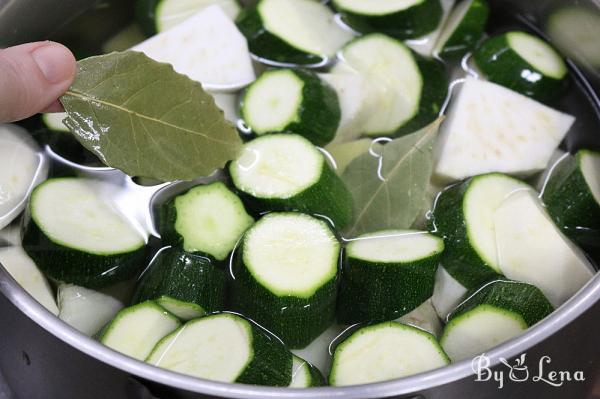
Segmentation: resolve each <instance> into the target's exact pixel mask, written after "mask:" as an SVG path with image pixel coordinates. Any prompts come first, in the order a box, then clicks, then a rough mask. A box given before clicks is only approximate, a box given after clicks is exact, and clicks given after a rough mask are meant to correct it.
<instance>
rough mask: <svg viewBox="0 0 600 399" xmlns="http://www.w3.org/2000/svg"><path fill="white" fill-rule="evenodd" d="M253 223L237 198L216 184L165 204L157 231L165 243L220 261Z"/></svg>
mask: <svg viewBox="0 0 600 399" xmlns="http://www.w3.org/2000/svg"><path fill="white" fill-rule="evenodd" d="M216 210H218V211H217V212H215V211H216ZM253 223H254V219H253V218H252V217H251V216H250V215H248V213H247V212H246V209H245V208H244V204H243V203H242V201H241V200H240V199H239V197H238V196H237V195H235V194H234V193H233V192H231V191H230V190H229V189H228V188H227V187H226V186H225V184H223V183H222V182H220V181H218V182H214V183H210V184H207V185H199V186H196V187H193V188H191V189H189V190H188V191H186V192H185V193H183V194H180V195H178V196H176V197H175V198H173V199H171V200H170V201H167V202H166V203H165V204H164V205H163V206H162V207H161V211H160V217H159V226H158V227H159V232H160V234H161V238H162V239H163V241H164V242H165V243H167V244H170V245H182V247H183V249H184V250H185V251H187V252H193V253H199V254H203V255H208V256H210V257H212V258H214V259H216V260H219V261H222V260H225V259H226V258H227V256H228V255H229V254H230V253H231V250H232V249H233V247H235V245H236V243H237V242H238V240H239V239H240V237H241V236H242V234H244V232H245V231H246V230H247V229H248V227H250V226H251V225H252V224H253Z"/></svg>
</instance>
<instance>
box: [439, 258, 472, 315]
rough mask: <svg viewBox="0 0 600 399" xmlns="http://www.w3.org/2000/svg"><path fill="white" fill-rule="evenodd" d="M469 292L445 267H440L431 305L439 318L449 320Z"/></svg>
mask: <svg viewBox="0 0 600 399" xmlns="http://www.w3.org/2000/svg"><path fill="white" fill-rule="evenodd" d="M467 291H468V289H467V287H465V286H464V285H462V284H461V283H459V282H458V281H457V280H456V279H455V278H454V277H452V276H451V275H450V273H448V272H447V271H446V269H445V268H444V266H442V265H439V266H438V269H437V272H436V274H435V284H434V286H433V296H432V297H431V303H432V304H433V307H434V308H435V311H436V313H437V315H438V316H439V318H440V319H442V320H444V321H445V320H447V318H448V315H449V314H450V313H451V312H452V311H453V310H454V308H456V307H457V306H458V305H459V304H460V302H461V300H462V299H463V298H464V297H465V295H466V294H467Z"/></svg>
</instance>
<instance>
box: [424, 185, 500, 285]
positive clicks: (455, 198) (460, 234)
mask: <svg viewBox="0 0 600 399" xmlns="http://www.w3.org/2000/svg"><path fill="white" fill-rule="evenodd" d="M472 181H473V178H471V179H467V180H466V181H464V182H462V183H459V184H456V185H454V186H451V187H449V188H448V189H446V190H444V191H443V192H442V193H441V194H440V195H439V197H438V199H437V201H436V203H435V207H434V210H433V218H432V223H433V224H432V225H430V228H432V230H431V232H432V233H433V234H437V235H438V236H440V237H442V238H443V239H444V244H445V250H444V253H443V254H442V257H441V260H440V261H441V263H442V264H443V265H444V268H445V269H446V271H447V272H448V273H449V274H450V275H451V276H452V277H454V279H456V280H457V281H458V282H459V283H461V284H462V285H463V286H465V287H467V288H475V287H477V286H479V285H481V284H483V283H485V282H487V281H490V280H493V279H495V278H498V277H500V275H499V274H498V273H497V272H496V271H495V270H494V269H493V268H492V267H491V266H489V265H488V264H487V263H486V262H485V260H483V259H482V258H481V256H480V255H479V254H478V253H477V252H476V251H475V249H474V248H473V247H472V246H471V244H470V243H469V237H468V232H467V226H466V223H465V215H464V211H463V198H464V196H465V193H466V191H467V190H468V189H469V185H470V183H471V182H472Z"/></svg>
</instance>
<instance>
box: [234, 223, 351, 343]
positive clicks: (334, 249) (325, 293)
mask: <svg viewBox="0 0 600 399" xmlns="http://www.w3.org/2000/svg"><path fill="white" fill-rule="evenodd" d="M339 251H340V244H339V242H338V241H337V239H336V238H335V236H334V235H333V232H332V231H331V229H330V227H329V226H328V225H327V224H326V223H325V222H323V221H321V220H318V219H315V218H313V217H311V216H308V215H305V214H301V213H269V214H267V215H266V216H264V217H263V218H262V219H260V220H259V221H258V222H257V223H256V224H255V225H254V226H253V227H252V228H250V230H248V231H247V232H246V235H245V236H244V239H243V242H242V244H241V251H240V254H239V255H238V256H237V257H236V259H235V261H234V266H233V275H234V281H233V288H232V293H231V294H232V303H233V308H234V309H235V310H236V311H239V312H240V313H241V314H243V315H246V316H248V317H250V318H251V319H252V320H255V321H256V322H257V323H259V324H260V325H262V326H263V327H265V328H266V329H267V330H269V331H271V332H273V333H274V334H275V335H277V336H278V337H279V338H281V339H282V340H283V341H284V342H285V343H286V345H288V346H289V347H290V348H303V347H305V346H306V345H308V344H309V343H310V342H311V341H312V340H313V339H314V338H316V337H317V336H318V335H319V334H321V333H322V332H323V331H324V330H325V329H326V328H327V327H328V326H329V325H330V324H331V322H332V321H333V318H334V313H335V299H336V293H337V287H336V286H337V272H338V258H339Z"/></svg>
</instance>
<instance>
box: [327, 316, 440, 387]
mask: <svg viewBox="0 0 600 399" xmlns="http://www.w3.org/2000/svg"><path fill="white" fill-rule="evenodd" d="M448 363H449V360H448V357H447V356H446V354H445V353H444V351H443V350H442V348H441V347H440V345H439V344H438V342H437V340H436V339H435V337H434V336H433V335H431V334H429V333H428V332H425V331H423V330H421V329H419V328H416V327H411V326H407V325H404V324H400V323H397V322H394V321H388V322H383V323H379V324H375V325H370V326H367V327H361V328H359V329H357V330H356V331H354V332H352V334H350V335H349V336H348V337H347V338H345V339H344V340H343V341H342V342H341V343H340V344H338V345H337V347H336V348H335V352H334V354H333V364H332V366H331V373H330V374H329V383H330V384H331V385H333V386H342V385H358V384H368V383H372V382H378V381H386V380H391V379H395V378H401V377H406V376H409V375H413V374H418V373H422V372H425V371H429V370H433V369H436V368H438V367H443V366H445V365H447V364H448Z"/></svg>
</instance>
